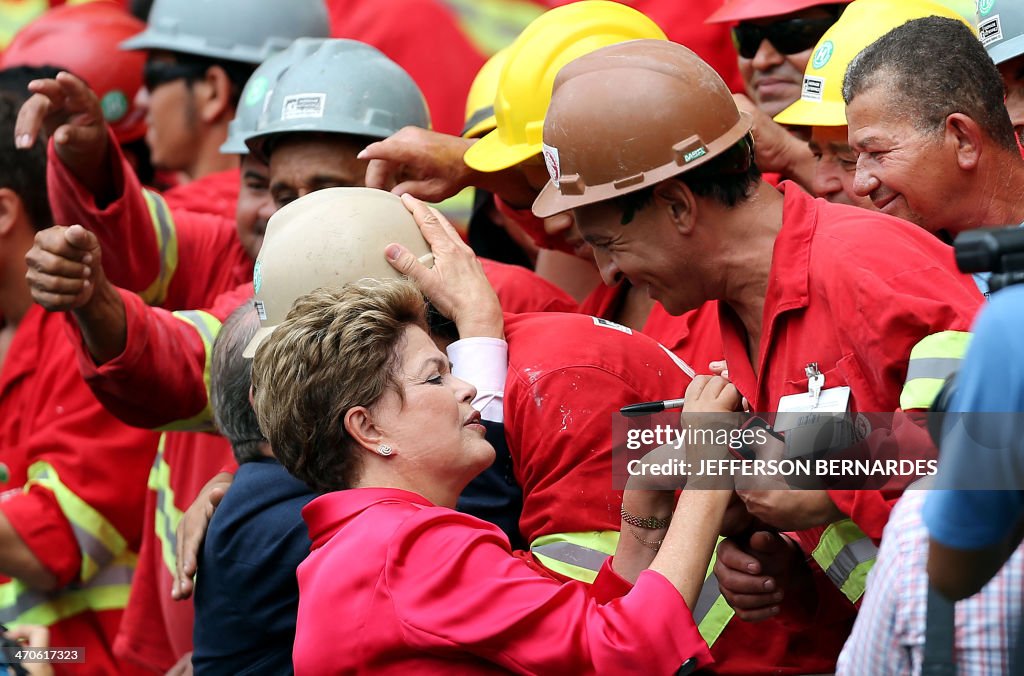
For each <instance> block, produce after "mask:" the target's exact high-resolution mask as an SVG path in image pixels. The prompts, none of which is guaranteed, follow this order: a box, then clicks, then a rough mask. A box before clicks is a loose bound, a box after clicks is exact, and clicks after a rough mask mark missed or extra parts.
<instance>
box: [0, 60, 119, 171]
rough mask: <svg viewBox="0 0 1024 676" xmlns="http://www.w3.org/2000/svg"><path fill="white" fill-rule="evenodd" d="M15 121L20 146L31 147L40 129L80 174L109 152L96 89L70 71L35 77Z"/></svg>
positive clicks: (72, 169)
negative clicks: (46, 76)
mask: <svg viewBox="0 0 1024 676" xmlns="http://www.w3.org/2000/svg"><path fill="white" fill-rule="evenodd" d="M28 88H29V91H31V92H32V96H31V97H29V99H28V101H26V102H25V103H24V104H23V105H22V106H21V110H20V111H19V113H18V120H17V122H15V124H14V142H15V145H16V146H17V147H18V148H30V147H32V145H33V144H34V143H35V142H36V140H37V139H38V138H39V135H40V133H43V134H45V135H46V136H49V137H52V138H53V142H54V148H55V149H56V151H57V155H58V156H59V157H60V159H61V160H62V161H63V162H64V164H66V165H67V166H68V168H69V169H71V171H72V173H74V174H75V175H76V176H78V177H80V178H83V179H84V178H88V176H87V175H86V174H84V173H83V172H89V171H95V170H96V168H97V167H99V166H101V165H102V163H103V160H104V157H105V155H106V152H107V142H108V141H107V124H106V122H105V121H104V120H103V109H102V108H101V107H100V100H99V98H97V96H96V94H95V92H93V91H92V90H91V89H89V87H88V86H87V85H86V84H85V83H84V82H82V80H80V79H78V78H77V77H75V76H74V75H72V74H71V73H67V72H61V73H58V74H57V77H56V78H54V79H45V80H33V81H32V82H30V83H29V85H28Z"/></svg>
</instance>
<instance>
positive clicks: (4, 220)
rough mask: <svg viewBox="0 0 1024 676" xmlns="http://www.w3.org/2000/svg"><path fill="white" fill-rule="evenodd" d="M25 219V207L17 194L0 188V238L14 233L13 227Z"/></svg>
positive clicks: (8, 189)
mask: <svg viewBox="0 0 1024 676" xmlns="http://www.w3.org/2000/svg"><path fill="white" fill-rule="evenodd" d="M24 218H25V205H24V204H23V203H22V201H21V197H19V196H18V193H16V192H14V191H13V190H11V189H10V188H0V237H7V236H8V235H10V234H11V233H12V232H14V226H15V225H17V224H18V222H19V221H21V220H22V219H24Z"/></svg>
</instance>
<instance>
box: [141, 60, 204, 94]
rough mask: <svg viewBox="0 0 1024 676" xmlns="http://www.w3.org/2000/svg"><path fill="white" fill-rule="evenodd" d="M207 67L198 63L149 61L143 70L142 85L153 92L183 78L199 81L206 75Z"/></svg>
mask: <svg viewBox="0 0 1024 676" xmlns="http://www.w3.org/2000/svg"><path fill="white" fill-rule="evenodd" d="M206 70H207V67H206V66H205V65H201V64H197V63H174V62H173V61H147V62H146V65H145V66H144V67H143V69H142V83H143V84H144V85H145V86H146V89H147V90H149V91H150V92H152V91H153V90H155V89H156V88H157V87H159V86H160V85H163V84H167V83H168V82H174V81H175V80H180V79H182V78H184V79H186V80H189V81H190V82H191V81H195V80H199V79H201V78H202V77H203V76H204V75H205V74H206Z"/></svg>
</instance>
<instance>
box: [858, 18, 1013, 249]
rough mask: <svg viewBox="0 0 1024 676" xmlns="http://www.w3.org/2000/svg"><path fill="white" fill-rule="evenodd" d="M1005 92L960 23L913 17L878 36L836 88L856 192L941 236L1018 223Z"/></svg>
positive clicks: (981, 49)
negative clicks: (852, 156) (841, 103)
mask: <svg viewBox="0 0 1024 676" xmlns="http://www.w3.org/2000/svg"><path fill="white" fill-rule="evenodd" d="M982 23H984V17H983V18H982ZM982 35H983V36H984V32H983V33H982ZM1004 95H1005V89H1004V84H1003V80H1002V78H1001V77H1000V74H999V71H998V69H997V68H996V67H995V65H993V63H992V59H991V58H990V57H989V56H988V55H987V54H986V52H985V48H984V47H983V46H982V44H981V42H979V41H978V39H977V38H976V37H975V36H974V34H973V33H972V32H971V30H970V29H969V28H967V26H965V25H964V24H963V23H961V22H960V21H956V20H953V19H946V18H940V17H930V18H924V19H918V20H915V21H910V22H908V23H906V24H904V25H902V26H900V27H899V28H896V29H894V30H893V31H891V32H889V33H887V34H886V35H884V36H883V37H881V38H879V39H878V40H877V41H876V42H874V43H873V44H871V45H870V46H869V47H868V48H867V49H865V50H864V51H863V52H861V54H860V55H859V56H858V57H857V58H856V59H854V61H853V63H852V64H851V65H850V69H849V70H848V71H847V73H846V80H845V82H844V84H843V98H844V99H845V100H846V106H847V107H846V117H847V120H848V122H849V141H850V145H851V147H852V148H853V149H854V151H856V152H857V153H858V158H857V172H856V178H855V180H854V186H853V187H854V192H855V193H856V194H858V195H860V196H865V197H869V198H870V199H871V201H872V202H873V203H874V206H875V207H876V208H878V209H880V210H881V211H883V212H884V213H887V214H890V215H893V216H898V217H900V218H903V219H906V220H908V221H911V222H913V223H916V224H917V225H920V226H921V227H923V228H924V229H925V230H927V231H928V232H931V233H933V234H935V235H937V236H939V237H940V238H944V239H950V238H952V237H955V236H956V235H957V234H958V233H960V232H963V231H964V230H970V229H973V228H980V227H985V226H999V225H1011V224H1015V223H1021V222H1022V221H1024V160H1022V159H1021V155H1020V152H1019V150H1018V146H1017V139H1016V137H1015V135H1014V128H1013V124H1012V123H1011V121H1010V117H1009V114H1008V113H1007V110H1006V107H1005V105H1004Z"/></svg>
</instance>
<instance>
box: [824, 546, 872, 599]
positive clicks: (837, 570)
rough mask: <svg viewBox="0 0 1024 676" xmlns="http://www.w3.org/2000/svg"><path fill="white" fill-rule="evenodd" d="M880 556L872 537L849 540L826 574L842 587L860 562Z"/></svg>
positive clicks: (837, 585)
mask: <svg viewBox="0 0 1024 676" xmlns="http://www.w3.org/2000/svg"><path fill="white" fill-rule="evenodd" d="M877 557H878V547H876V546H875V543H874V542H872V541H871V538H868V537H864V538H861V539H860V540H854V541H853V542H848V543H846V545H845V546H844V547H843V548H842V549H841V550H840V551H839V553H838V554H836V558H835V560H834V561H833V562H832V565H831V566H829V567H828V570H826V571H825V574H826V575H828V578H829V579H830V580H832V582H833V583H834V584H835V585H836V587H838V588H840V589H842V588H843V585H844V584H846V581H847V580H848V579H849V578H850V575H852V574H853V571H854V569H855V568H856V567H857V566H859V565H860V564H862V563H864V562H866V561H871V560H872V559H874V558H877Z"/></svg>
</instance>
